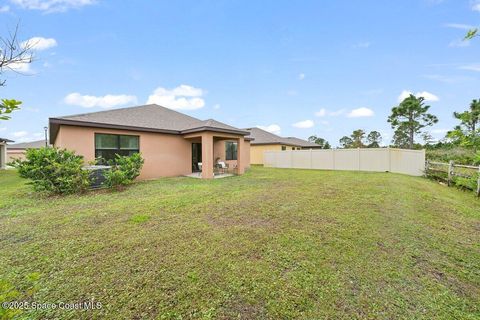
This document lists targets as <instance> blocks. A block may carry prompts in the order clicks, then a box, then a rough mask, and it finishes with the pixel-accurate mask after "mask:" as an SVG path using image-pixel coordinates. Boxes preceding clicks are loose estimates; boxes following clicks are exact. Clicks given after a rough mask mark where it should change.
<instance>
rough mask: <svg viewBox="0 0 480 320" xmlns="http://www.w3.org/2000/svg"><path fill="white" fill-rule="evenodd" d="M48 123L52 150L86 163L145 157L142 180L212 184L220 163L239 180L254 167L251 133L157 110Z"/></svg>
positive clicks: (97, 114)
mask: <svg viewBox="0 0 480 320" xmlns="http://www.w3.org/2000/svg"><path fill="white" fill-rule="evenodd" d="M49 122H50V123H49V125H50V142H51V143H52V144H53V146H55V147H60V148H66V149H68V150H73V151H75V152H76V153H77V154H79V155H82V156H83V157H84V158H85V161H86V162H88V161H92V160H94V159H95V158H98V157H102V158H104V159H106V160H108V159H113V158H114V156H115V154H120V155H130V154H132V153H135V152H140V153H141V154H142V156H143V158H144V159H145V163H144V166H143V169H142V172H141V174H140V177H139V178H140V179H153V178H159V177H172V176H181V175H189V174H191V173H193V172H201V176H202V178H207V179H211V178H213V176H214V166H215V164H216V161H217V160H222V161H226V162H228V163H229V164H230V168H232V169H233V170H234V171H235V173H237V174H243V173H244V171H245V169H246V168H248V167H249V166H250V140H251V138H250V137H249V134H250V133H249V132H248V131H246V130H242V129H238V128H235V127H232V126H229V125H227V124H224V123H221V122H219V121H216V120H213V119H209V120H205V121H202V120H199V119H196V118H193V117H190V116H187V115H185V114H183V113H180V112H177V111H174V110H171V109H168V108H164V107H161V106H159V105H155V104H150V105H144V106H137V107H130V108H123V109H115V110H108V111H100V112H93V113H85V114H78V115H72V116H65V117H58V118H50V119H49Z"/></svg>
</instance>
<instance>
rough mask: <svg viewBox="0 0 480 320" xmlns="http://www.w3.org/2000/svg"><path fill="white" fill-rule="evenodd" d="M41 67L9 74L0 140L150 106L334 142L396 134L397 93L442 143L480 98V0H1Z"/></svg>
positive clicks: (5, 20)
mask: <svg viewBox="0 0 480 320" xmlns="http://www.w3.org/2000/svg"><path fill="white" fill-rule="evenodd" d="M18 21H20V25H21V30H20V36H21V38H22V39H24V40H28V39H31V38H34V37H37V38H34V40H32V41H35V45H36V46H37V48H36V49H37V50H36V53H35V58H36V61H35V62H34V63H33V64H31V65H29V66H28V68H26V67H25V66H24V67H19V68H20V70H22V73H23V74H22V75H20V74H18V73H15V72H8V73H6V74H4V78H6V79H7V86H6V87H4V88H0V97H2V98H16V99H19V100H22V101H23V102H24V103H23V107H22V110H21V111H18V112H15V113H14V114H13V118H12V120H9V121H2V122H0V136H2V137H6V138H12V139H13V140H15V141H17V142H20V141H28V140H38V139H41V138H42V137H43V127H44V126H45V125H46V124H47V123H48V117H54V116H61V115H68V114H75V113H83V112H93V111H100V110H105V109H106V108H119V107H126V106H132V105H139V104H144V103H146V102H157V103H159V104H163V105H164V106H166V107H171V108H175V109H177V110H179V111H181V112H185V113H187V114H189V115H192V116H194V117H198V118H200V119H208V118H214V119H217V120H219V121H223V122H226V123H229V124H231V125H234V126H237V127H254V126H263V127H267V128H269V129H270V130H273V131H274V132H276V133H278V132H280V134H281V135H283V136H297V137H301V138H307V137H308V136H310V135H312V134H316V135H319V136H322V137H324V138H326V139H327V140H329V141H330V142H331V143H332V144H333V145H337V144H338V139H339V138H341V137H342V136H343V135H347V134H350V133H351V132H352V131H353V130H354V129H358V128H361V129H365V130H367V131H370V130H377V131H380V132H381V133H382V135H383V136H384V140H386V141H385V142H388V141H389V140H390V137H391V129H390V127H389V125H388V123H387V122H386V119H387V116H388V115H389V112H390V110H391V108H392V107H393V106H395V105H396V104H397V103H398V98H399V96H400V95H401V94H402V92H404V91H411V92H413V93H419V94H420V95H423V96H425V97H426V98H428V100H429V102H428V104H430V105H431V106H432V108H431V112H432V113H434V114H435V115H437V116H438V117H439V119H440V121H439V123H438V124H437V125H436V126H435V127H433V128H432V129H431V132H432V133H433V135H434V136H435V137H437V138H438V137H442V136H443V135H444V133H445V131H446V130H448V129H450V128H452V127H453V126H454V125H455V120H454V119H453V118H452V112H453V111H455V110H463V109H466V108H467V107H468V105H469V102H470V101H471V100H472V99H478V98H480V81H479V79H480V54H479V53H480V38H478V39H475V40H473V41H470V42H462V41H461V39H462V38H463V35H464V34H465V32H466V29H468V28H469V27H470V26H478V25H480V1H470V0H443V1H441V0H404V1H393V0H392V1H380V0H377V1H373V0H371V1H369V0H365V1H353V0H351V1H335V0H328V1H326V0H325V1H320V0H318V1H233V0H229V1H202V0H197V1H102V0H97V1H95V0H46V1H41V0H11V1H8V0H7V1H5V0H3V1H0V34H1V35H5V34H6V33H7V32H8V31H9V30H12V29H13V28H14V26H15V24H16V23H17V22H18Z"/></svg>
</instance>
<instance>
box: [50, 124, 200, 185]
mask: <svg viewBox="0 0 480 320" xmlns="http://www.w3.org/2000/svg"><path fill="white" fill-rule="evenodd" d="M95 133H111V134H129V135H138V136H139V137H140V153H141V154H142V156H143V158H144V159H145V164H144V165H143V169H142V173H141V174H140V176H139V179H153V178H159V177H173V176H181V175H186V174H190V173H191V172H192V147H191V141H189V140H187V139H185V138H184V137H182V136H179V135H170V134H163V133H153V132H139V131H128V130H114V129H101V128H89V127H76V126H65V125H61V126H60V128H59V131H58V135H57V138H56V141H55V144H54V146H55V147H60V148H66V149H68V150H73V151H75V152H76V153H77V154H79V155H82V156H83V157H84V158H85V162H88V161H92V160H94V159H95Z"/></svg>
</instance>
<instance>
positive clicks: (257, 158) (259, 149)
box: [250, 144, 292, 164]
mask: <svg viewBox="0 0 480 320" xmlns="http://www.w3.org/2000/svg"><path fill="white" fill-rule="evenodd" d="M286 147H287V150H292V147H290V146H286ZM265 151H282V145H281V144H262V145H250V162H251V164H263V153H264V152H265Z"/></svg>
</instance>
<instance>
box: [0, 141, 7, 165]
mask: <svg viewBox="0 0 480 320" xmlns="http://www.w3.org/2000/svg"><path fill="white" fill-rule="evenodd" d="M6 163H7V144H6V143H5V144H3V143H0V169H5V168H6V167H5V165H6Z"/></svg>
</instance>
